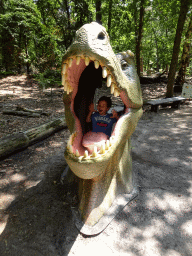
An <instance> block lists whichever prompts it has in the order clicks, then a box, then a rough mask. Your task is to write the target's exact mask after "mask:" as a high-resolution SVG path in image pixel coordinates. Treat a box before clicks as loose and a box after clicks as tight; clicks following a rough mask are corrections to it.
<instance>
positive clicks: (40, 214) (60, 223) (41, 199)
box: [0, 151, 78, 256]
mask: <svg viewBox="0 0 192 256" xmlns="http://www.w3.org/2000/svg"><path fill="white" fill-rule="evenodd" d="M65 165H66V164H65V160H64V157H63V151H62V152H60V154H57V155H54V156H52V158H50V159H46V161H45V162H43V163H40V164H39V165H38V166H37V169H36V170H35V169H34V170H33V174H36V175H34V176H32V174H31V175H30V176H29V177H28V179H27V181H28V182H31V183H33V184H35V183H38V182H39V181H40V177H38V175H37V173H39V174H41V175H43V173H44V178H43V179H42V180H41V181H40V182H39V183H38V184H37V185H36V186H34V187H31V188H30V189H28V190H23V191H22V192H21V193H20V196H18V197H17V198H16V199H15V200H13V202H12V203H11V204H10V206H9V207H8V208H7V209H6V210H5V211H4V212H3V215H2V216H3V218H4V222H5V223H6V227H5V229H4V231H3V233H2V234H1V239H0V255H1V256H4V255H22V256H25V255H26V256H29V255H68V252H69V250H70V248H71V246H72V245H73V243H74V241H75V239H76V236H77V235H78V231H77V229H76V228H75V225H74V223H73V222H72V217H71V210H70V206H69V205H70V204H71V202H69V200H68V199H67V194H68V193H71V188H69V187H63V186H61V184H60V182H59V180H60V175H61V173H62V172H63V170H64V168H65ZM25 182H26V180H25ZM74 200H75V199H74ZM73 203H74V202H73Z"/></svg>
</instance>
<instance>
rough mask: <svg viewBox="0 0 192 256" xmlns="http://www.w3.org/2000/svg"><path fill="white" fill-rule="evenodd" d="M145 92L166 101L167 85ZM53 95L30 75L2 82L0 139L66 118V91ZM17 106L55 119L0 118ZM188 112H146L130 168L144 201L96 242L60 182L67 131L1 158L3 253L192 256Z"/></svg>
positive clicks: (0, 247) (0, 242) (188, 107)
mask: <svg viewBox="0 0 192 256" xmlns="http://www.w3.org/2000/svg"><path fill="white" fill-rule="evenodd" d="M142 91H143V97H144V99H151V98H158V97H160V96H161V97H163V96H164V93H165V91H166V87H165V85H164V84H161V85H158V90H157V87H156V85H143V86H142ZM50 94H51V92H50V90H45V91H44V92H42V91H40V90H39V89H38V86H37V84H35V83H34V82H33V80H31V79H29V78H27V77H26V76H16V77H13V76H11V77H7V78H4V79H1V80H0V137H3V136H5V135H8V134H11V133H12V132H18V131H21V130H22V131H23V130H27V129H29V128H31V127H35V126H37V125H40V124H43V123H44V122H47V121H49V120H50V119H53V118H55V117H58V116H61V115H63V114H64V108H63V103H62V89H60V88H56V89H54V90H53V95H52V98H51V96H50ZM18 104H19V105H22V106H24V107H26V108H30V109H35V110H37V109H43V110H44V111H48V112H50V116H49V117H47V116H42V117H40V118H26V117H15V116H14V117H12V116H5V115H3V114H2V110H4V109H10V108H11V109H12V108H15V106H17V105H18ZM191 110H192V104H191V102H187V103H186V104H184V105H182V106H181V110H173V109H166V110H160V111H159V113H157V114H156V113H151V112H150V111H149V107H147V106H145V107H144V114H143V117H142V118H141V121H140V122H139V124H138V127H137V129H136V132H135V133H134V135H133V168H134V169H136V170H137V172H138V173H139V186H140V189H141V196H139V198H138V199H137V200H135V201H133V202H132V203H131V204H130V205H129V206H128V207H126V208H125V210H124V211H123V212H122V213H121V214H120V215H118V216H117V218H116V219H115V221H114V222H113V223H112V224H110V225H109V227H108V228H107V229H106V231H105V232H103V234H101V235H99V236H97V237H93V238H86V237H83V236H82V235H80V234H79V231H78V230H77V229H76V227H75V225H74V222H73V220H72V217H71V211H70V205H71V204H75V203H76V198H75V195H74V197H73V195H72V197H70V199H69V197H68V196H67V195H68V194H69V193H70V195H71V193H72V192H71V191H72V190H71V188H68V187H67V186H62V185H61V184H60V175H61V173H62V172H63V170H64V168H65V166H66V163H65V160H64V156H63V153H64V149H65V146H66V140H67V138H68V136H69V132H68V130H63V131H60V132H58V133H56V134H54V135H53V136H51V137H49V138H47V139H46V140H44V141H41V142H39V143H37V144H35V145H33V146H31V147H29V148H27V149H26V150H24V151H22V152H19V153H17V154H14V155H12V156H10V157H8V158H6V159H5V160H3V161H0V188H1V192H0V234H1V235H0V255H2V256H4V255H9V256H20V255H21V256H30V255H31V256H32V255H39V256H41V255H45V256H49V255H50V256H57V255H63V256H65V255H75V256H78V255H79V256H80V255H90V254H92V255H98V254H101V255H105V254H107V255H115V256H120V255H121V256H122V255H127V256H133V255H134V256H144V255H145V256H146V255H147V256H148V255H157V256H158V255H161V256H164V255H165V256H171V255H174V256H178V255H184V256H189V255H192V247H191V243H190V240H191V238H192V233H191V231H190V230H191V229H190V227H192V226H191V217H190V216H191V212H192V205H191V202H192V201H191V198H192V194H191V193H192V192H191V191H192V190H191V187H190V184H192V178H191V167H192V166H191V161H192V159H191V154H190V151H191V148H192V145H191V139H192V138H191V115H192V111H191ZM170 132H171V135H170V134H169V133H170ZM172 135H175V136H172ZM175 145H177V148H179V149H177V150H176V147H175ZM170 152H172V153H170ZM182 152H183V153H182ZM168 156H169V158H168ZM180 158H181V159H180ZM166 159H167V160H166ZM166 161H167V162H166ZM181 173H183V175H184V176H182V175H181ZM166 175H169V176H166ZM190 182H191V183H190ZM169 196H170V197H169ZM145 197H146V198H147V199H146V198H145ZM166 197H167V198H168V199H167V200H168V202H169V207H168V208H167V209H165V208H166V207H165V204H168V202H167V201H166V202H165V199H166ZM151 198H153V199H154V202H153V206H152V203H151V201H150V200H149V199H151ZM147 200H148V201H147ZM170 200H172V201H170ZM182 200H184V201H182ZM146 202H148V206H147V207H146V204H144V203H146ZM150 204H151V205H150ZM177 204H179V206H178V205H177ZM170 205H172V208H171V206H170ZM174 205H175V206H174ZM185 205H186V207H185V209H184V210H185V211H184V212H183V211H182V207H184V206H185ZM165 213H166V214H165ZM163 216H167V217H166V220H165V217H163ZM183 216H184V217H185V219H184V220H185V222H184V221H183V222H182V225H183V226H182V227H184V224H185V227H186V229H185V234H184V235H183V236H181V234H180V233H178V232H180V229H181V225H180V226H179V225H178V226H177V223H180V220H181V218H183ZM163 221H165V223H164V222H163ZM159 229H161V230H164V231H162V232H164V233H163V234H162V233H161V232H160V230H159ZM170 230H172V231H173V232H172V231H170ZM171 232H172V234H171ZM183 232H184V231H183ZM160 233H161V234H160ZM151 234H153V236H152V235H151ZM157 238H158V239H157ZM183 240H184V241H183ZM157 241H158V242H157ZM166 241H169V243H168V242H167V243H166ZM182 244H183V245H182ZM182 246H184V247H182Z"/></svg>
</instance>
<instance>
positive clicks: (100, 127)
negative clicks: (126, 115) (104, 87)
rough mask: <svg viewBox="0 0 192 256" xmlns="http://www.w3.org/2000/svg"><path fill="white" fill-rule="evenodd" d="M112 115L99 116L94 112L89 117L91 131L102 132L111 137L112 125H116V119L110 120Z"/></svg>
mask: <svg viewBox="0 0 192 256" xmlns="http://www.w3.org/2000/svg"><path fill="white" fill-rule="evenodd" d="M111 116H113V115H112V114H106V115H105V116H101V115H100V114H99V112H95V113H93V114H92V115H91V121H92V131H93V132H103V133H105V134H106V135H108V136H109V137H110V136H111V132H112V128H113V124H114V123H116V121H117V119H116V118H111Z"/></svg>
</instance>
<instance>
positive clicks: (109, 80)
mask: <svg viewBox="0 0 192 256" xmlns="http://www.w3.org/2000/svg"><path fill="white" fill-rule="evenodd" d="M110 86H111V75H108V77H107V87H110Z"/></svg>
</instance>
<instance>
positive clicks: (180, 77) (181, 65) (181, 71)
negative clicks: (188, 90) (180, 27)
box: [176, 15, 192, 85]
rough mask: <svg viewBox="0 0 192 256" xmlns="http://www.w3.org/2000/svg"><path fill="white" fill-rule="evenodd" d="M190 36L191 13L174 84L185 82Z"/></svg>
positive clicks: (191, 29) (191, 30)
mask: <svg viewBox="0 0 192 256" xmlns="http://www.w3.org/2000/svg"><path fill="white" fill-rule="evenodd" d="M191 36H192V15H191V16H190V20H189V25H188V29H187V32H186V35H185V41H184V44H183V53H182V56H181V60H180V63H179V72H178V76H177V78H176V84H179V85H183V84H184V82H185V74H186V68H187V65H189V58H190V49H191Z"/></svg>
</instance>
